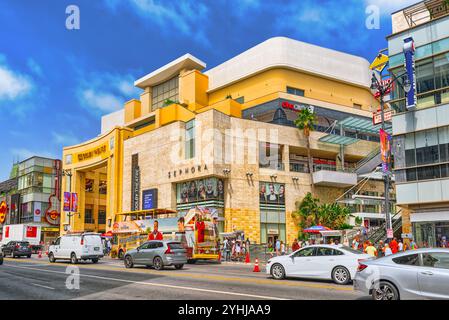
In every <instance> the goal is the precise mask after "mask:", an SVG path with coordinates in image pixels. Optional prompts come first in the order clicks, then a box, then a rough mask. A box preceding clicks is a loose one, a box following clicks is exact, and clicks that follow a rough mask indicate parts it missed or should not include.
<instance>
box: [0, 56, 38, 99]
mask: <svg viewBox="0 0 449 320" xmlns="http://www.w3.org/2000/svg"><path fill="white" fill-rule="evenodd" d="M1 62H3V64H2V65H0V100H15V99H19V98H23V97H26V96H27V95H28V94H29V93H30V92H31V91H32V90H33V88H34V82H33V80H32V79H31V77H30V76H28V75H26V74H22V73H20V72H18V71H14V70H12V69H10V68H9V67H8V66H7V65H6V64H5V59H4V58H3V59H1V60H0V63H1Z"/></svg>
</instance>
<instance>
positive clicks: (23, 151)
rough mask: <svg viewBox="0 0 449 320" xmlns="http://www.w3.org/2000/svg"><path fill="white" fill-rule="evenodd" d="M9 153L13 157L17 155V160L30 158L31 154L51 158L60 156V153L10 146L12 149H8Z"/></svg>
mask: <svg viewBox="0 0 449 320" xmlns="http://www.w3.org/2000/svg"><path fill="white" fill-rule="evenodd" d="M10 153H11V154H12V155H13V156H14V157H18V158H19V161H23V160H25V159H28V158H31V157H33V156H40V157H44V158H51V159H57V158H60V157H61V156H60V155H56V154H54V153H52V152H47V151H34V150H31V149H27V148H12V149H10Z"/></svg>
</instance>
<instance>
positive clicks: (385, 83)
mask: <svg viewBox="0 0 449 320" xmlns="http://www.w3.org/2000/svg"><path fill="white" fill-rule="evenodd" d="M380 85H381V86H382V88H387V89H386V90H385V92H384V93H385V94H386V95H387V94H389V93H390V92H391V90H392V89H393V85H391V79H387V80H382V81H381V84H380ZM374 98H376V99H379V98H380V92H379V91H376V93H375V94H374Z"/></svg>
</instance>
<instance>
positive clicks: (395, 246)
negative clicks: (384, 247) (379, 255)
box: [388, 238, 399, 254]
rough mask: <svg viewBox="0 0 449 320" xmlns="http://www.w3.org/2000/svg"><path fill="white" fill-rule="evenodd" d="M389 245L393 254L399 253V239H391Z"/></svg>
mask: <svg viewBox="0 0 449 320" xmlns="http://www.w3.org/2000/svg"><path fill="white" fill-rule="evenodd" d="M388 246H389V247H390V249H391V252H393V254H395V253H397V252H398V250H399V245H398V241H397V240H396V238H393V240H391V241H390V243H389V244H388Z"/></svg>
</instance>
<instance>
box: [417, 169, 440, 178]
mask: <svg viewBox="0 0 449 320" xmlns="http://www.w3.org/2000/svg"><path fill="white" fill-rule="evenodd" d="M417 171H418V180H431V179H439V178H441V174H440V166H429V167H419V168H417Z"/></svg>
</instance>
